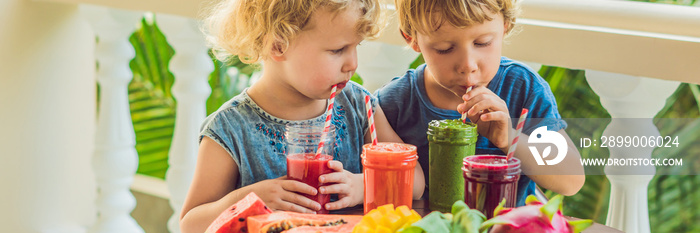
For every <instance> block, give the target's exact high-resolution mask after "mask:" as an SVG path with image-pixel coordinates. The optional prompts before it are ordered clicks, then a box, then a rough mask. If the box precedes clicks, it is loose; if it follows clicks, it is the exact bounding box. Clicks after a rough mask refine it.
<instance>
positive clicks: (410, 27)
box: [395, 0, 520, 38]
mask: <svg viewBox="0 0 700 233" xmlns="http://www.w3.org/2000/svg"><path fill="white" fill-rule="evenodd" d="M515 1H517V0H395V3H396V13H397V15H398V18H399V25H400V26H399V27H400V29H401V31H402V32H403V33H404V34H405V36H409V37H411V38H415V36H416V33H418V32H420V33H421V34H426V35H430V34H432V33H433V32H434V31H435V30H436V29H437V28H438V27H439V26H440V25H442V24H443V23H445V22H449V23H450V24H452V25H454V26H455V27H458V28H464V27H469V26H471V25H474V24H477V23H484V22H485V21H490V20H492V18H491V17H490V16H489V15H490V14H494V13H501V14H502V15H503V19H504V22H505V23H507V24H508V28H506V34H508V33H509V32H511V31H512V29H513V27H514V25H515V18H516V17H517V16H518V14H519V13H520V8H519V6H518V5H517V4H516V3H515Z"/></svg>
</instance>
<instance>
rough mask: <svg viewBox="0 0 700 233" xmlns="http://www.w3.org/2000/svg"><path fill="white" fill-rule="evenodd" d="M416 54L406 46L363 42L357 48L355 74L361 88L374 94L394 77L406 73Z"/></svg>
mask: <svg viewBox="0 0 700 233" xmlns="http://www.w3.org/2000/svg"><path fill="white" fill-rule="evenodd" d="M417 57H418V53H416V52H415V51H413V50H411V49H410V48H407V47H406V46H401V45H394V44H388V43H384V42H379V41H364V42H362V45H360V46H358V47H357V62H358V66H357V74H358V75H360V77H361V78H362V82H363V86H364V87H365V88H367V90H369V91H370V92H374V91H375V90H377V89H378V88H380V87H381V86H382V85H384V84H386V83H388V82H389V81H391V79H392V78H394V77H396V76H401V75H403V74H404V73H406V70H407V69H408V66H409V65H410V64H411V62H413V61H414V60H416V58H417Z"/></svg>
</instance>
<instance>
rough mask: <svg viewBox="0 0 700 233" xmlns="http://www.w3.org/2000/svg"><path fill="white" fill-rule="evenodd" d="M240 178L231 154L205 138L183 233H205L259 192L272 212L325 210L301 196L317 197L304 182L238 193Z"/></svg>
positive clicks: (261, 185)
mask: <svg viewBox="0 0 700 233" xmlns="http://www.w3.org/2000/svg"><path fill="white" fill-rule="evenodd" d="M238 176H239V171H238V166H237V165H236V163H235V162H234V161H233V159H232V158H231V156H230V155H229V154H228V152H226V151H225V150H224V149H223V148H222V147H221V146H220V145H219V144H217V143H216V142H214V140H212V139H211V138H209V137H204V138H202V142H201V143H200V146H199V152H198V155H197V165H196V168H195V173H194V177H193V179H192V183H191V185H190V188H189V191H188V193H187V197H186V199H185V203H184V205H183V207H182V213H181V215H180V229H181V230H182V232H197V233H201V232H204V230H206V228H207V227H208V226H209V225H210V224H211V223H212V222H213V221H214V219H216V217H218V216H219V214H221V212H223V211H224V210H225V209H226V208H228V207H229V206H231V205H233V204H234V203H236V202H238V201H239V200H241V199H243V197H245V196H246V195H247V194H248V193H250V192H255V194H257V195H258V196H259V197H260V198H261V199H262V200H263V201H264V202H265V204H266V205H267V206H268V207H270V208H272V209H277V210H289V211H296V212H305V213H313V212H314V210H319V209H320V207H321V205H320V204H318V203H317V202H315V201H312V200H310V199H308V198H306V197H304V196H302V195H300V194H298V193H307V194H309V195H315V194H316V189H315V188H313V187H311V186H309V185H306V184H304V183H302V182H298V181H294V180H287V179H285V177H280V178H278V179H271V180H264V181H260V182H257V183H255V184H252V185H248V186H245V187H241V188H239V189H235V187H236V182H237V180H238ZM295 192H298V193H295Z"/></svg>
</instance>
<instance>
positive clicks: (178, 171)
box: [156, 14, 214, 232]
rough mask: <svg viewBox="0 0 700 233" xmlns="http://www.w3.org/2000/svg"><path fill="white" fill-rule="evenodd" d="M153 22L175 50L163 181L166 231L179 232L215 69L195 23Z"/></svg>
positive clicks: (166, 17) (182, 19)
mask: <svg viewBox="0 0 700 233" xmlns="http://www.w3.org/2000/svg"><path fill="white" fill-rule="evenodd" d="M156 22H157V24H158V26H159V27H160V29H161V30H162V31H163V33H164V34H165V36H166V38H167V40H168V42H169V43H170V45H171V46H173V49H174V50H175V55H174V56H173V58H172V59H171V60H170V70H171V71H172V72H173V74H174V75H175V83H174V84H173V89H172V90H173V96H174V97H175V99H177V112H176V114H177V117H176V118H175V119H176V121H175V132H174V134H173V141H172V144H171V146H170V153H169V158H168V165H169V168H168V171H167V173H166V176H165V178H166V183H167V185H168V190H169V191H170V206H171V207H172V209H173V212H174V213H173V215H172V216H171V217H170V220H169V221H168V229H169V230H170V232H180V227H179V220H180V212H181V209H182V205H183V203H184V201H185V197H186V195H187V190H188V188H189V186H190V182H192V176H193V174H194V167H195V164H196V159H197V149H198V147H199V140H198V135H199V127H200V125H201V124H202V122H203V121H204V118H205V115H206V100H207V98H208V97H209V94H210V93H211V88H210V87H209V83H208V77H209V74H210V73H211V72H212V71H213V70H214V66H213V63H212V60H211V58H210V57H209V55H208V53H207V51H208V48H207V47H206V43H205V39H204V35H203V34H202V32H201V31H200V30H199V24H198V23H197V21H195V20H193V19H190V18H185V17H180V16H172V15H166V14H158V15H157V16H156Z"/></svg>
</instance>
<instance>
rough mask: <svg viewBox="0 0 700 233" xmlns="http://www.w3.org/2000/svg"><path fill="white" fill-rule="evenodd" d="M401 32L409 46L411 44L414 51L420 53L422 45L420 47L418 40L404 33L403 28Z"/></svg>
mask: <svg viewBox="0 0 700 233" xmlns="http://www.w3.org/2000/svg"><path fill="white" fill-rule="evenodd" d="M399 32H401V36H402V37H403V39H404V40H405V41H406V44H408V46H411V48H412V49H413V50H414V51H416V52H418V53H420V47H418V43H416V40H414V39H413V38H412V37H410V36H408V35H407V34H406V33H404V32H403V31H401V30H399Z"/></svg>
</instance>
